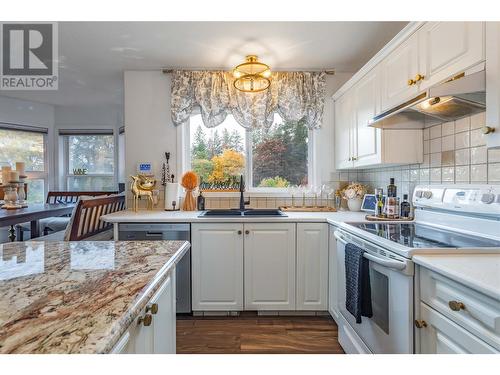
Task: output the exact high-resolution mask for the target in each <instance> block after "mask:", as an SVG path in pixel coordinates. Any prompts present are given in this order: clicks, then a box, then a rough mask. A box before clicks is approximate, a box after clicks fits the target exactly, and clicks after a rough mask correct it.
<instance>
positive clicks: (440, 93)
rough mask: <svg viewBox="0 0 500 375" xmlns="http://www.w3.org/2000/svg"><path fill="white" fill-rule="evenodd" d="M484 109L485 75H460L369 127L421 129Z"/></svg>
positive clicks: (381, 116)
mask: <svg viewBox="0 0 500 375" xmlns="http://www.w3.org/2000/svg"><path fill="white" fill-rule="evenodd" d="M485 109H486V73H485V71H484V70H482V71H480V72H476V73H472V74H469V75H465V74H461V75H459V76H457V77H455V78H453V79H452V80H449V81H447V82H444V83H442V84H440V85H437V86H435V87H431V88H430V89H428V90H427V91H424V92H422V93H420V94H419V95H417V96H416V97H414V98H412V99H410V100H408V101H407V102H405V103H403V104H401V105H399V106H397V107H395V108H391V109H390V110H388V111H385V112H383V113H381V114H380V115H378V116H375V117H374V118H373V119H372V120H371V121H370V122H369V124H368V125H370V126H373V127H376V128H386V129H422V128H425V127H428V126H432V125H434V124H439V123H441V122H447V121H453V120H457V119H459V118H462V117H465V116H470V115H473V114H475V113H479V112H483V111H484V110H485Z"/></svg>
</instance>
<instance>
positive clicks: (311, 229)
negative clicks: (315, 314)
mask: <svg viewBox="0 0 500 375" xmlns="http://www.w3.org/2000/svg"><path fill="white" fill-rule="evenodd" d="M327 299H328V224H326V223H298V224H297V310H318V311H321V310H325V311H326V310H327V308H328V305H327Z"/></svg>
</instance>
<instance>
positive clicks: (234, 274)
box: [191, 222, 328, 311]
mask: <svg viewBox="0 0 500 375" xmlns="http://www.w3.org/2000/svg"><path fill="white" fill-rule="evenodd" d="M191 242H192V248H191V255H192V272H191V274H192V295H193V299H192V304H193V311H242V310H256V311H279V310H281V311H303V310H310V311H326V310H328V224H326V223H298V224H297V223H277V222H274V223H246V224H243V223H214V224H211V223H210V224H205V223H203V224H192V225H191Z"/></svg>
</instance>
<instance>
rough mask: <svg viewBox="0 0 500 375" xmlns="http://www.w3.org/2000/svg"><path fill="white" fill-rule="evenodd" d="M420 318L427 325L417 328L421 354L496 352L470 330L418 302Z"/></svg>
mask: <svg viewBox="0 0 500 375" xmlns="http://www.w3.org/2000/svg"><path fill="white" fill-rule="evenodd" d="M420 319H421V320H424V321H425V322H426V323H427V327H423V328H418V329H416V330H417V334H419V335H420V353H421V354H467V353H471V354H486V353H498V352H497V351H496V350H495V349H494V348H493V347H491V346H489V345H488V344H486V343H485V342H484V341H482V340H480V339H479V338H477V337H476V336H474V335H473V334H471V333H470V332H468V331H466V330H465V329H463V328H462V327H460V326H459V325H457V324H455V323H453V322H452V321H451V320H449V319H448V318H446V317H445V316H443V315H441V314H440V313H438V312H437V311H435V310H434V309H432V308H430V307H429V306H427V305H426V304H425V303H422V302H420Z"/></svg>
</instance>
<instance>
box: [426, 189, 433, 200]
mask: <svg viewBox="0 0 500 375" xmlns="http://www.w3.org/2000/svg"><path fill="white" fill-rule="evenodd" d="M424 198H426V199H431V198H432V191H430V190H426V191H424Z"/></svg>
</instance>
